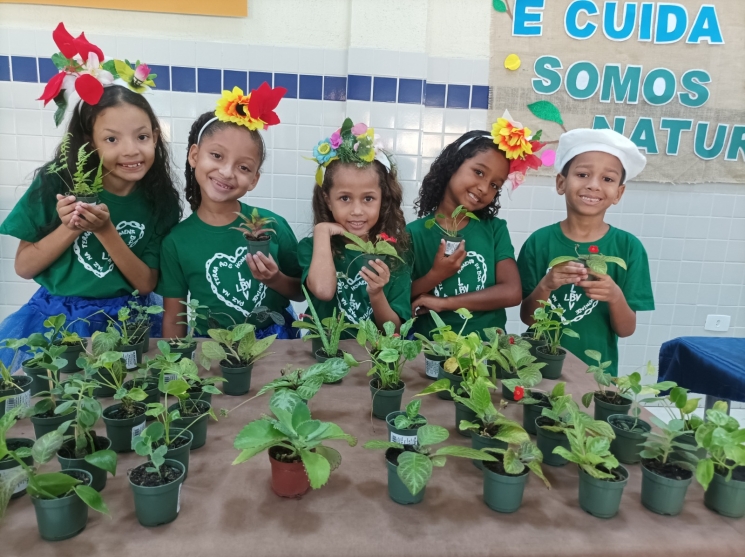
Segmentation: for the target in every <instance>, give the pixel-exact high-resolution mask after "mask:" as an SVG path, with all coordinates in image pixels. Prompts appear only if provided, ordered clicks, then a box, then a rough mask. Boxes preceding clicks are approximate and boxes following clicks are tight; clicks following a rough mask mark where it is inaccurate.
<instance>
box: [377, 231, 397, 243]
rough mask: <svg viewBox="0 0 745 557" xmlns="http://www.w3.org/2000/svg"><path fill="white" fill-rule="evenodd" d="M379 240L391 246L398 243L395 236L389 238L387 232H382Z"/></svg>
mask: <svg viewBox="0 0 745 557" xmlns="http://www.w3.org/2000/svg"><path fill="white" fill-rule="evenodd" d="M378 238H379V239H380V240H383V241H384V242H388V243H389V244H395V243H396V239H395V238H394V237H393V236H388V234H386V233H385V232H381V233H380V234H378Z"/></svg>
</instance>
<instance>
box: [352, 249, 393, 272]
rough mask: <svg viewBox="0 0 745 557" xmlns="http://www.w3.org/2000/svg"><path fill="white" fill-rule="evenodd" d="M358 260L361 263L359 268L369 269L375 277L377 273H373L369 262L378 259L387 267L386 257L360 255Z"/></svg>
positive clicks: (373, 270) (370, 254) (369, 254)
mask: <svg viewBox="0 0 745 557" xmlns="http://www.w3.org/2000/svg"><path fill="white" fill-rule="evenodd" d="M359 258H360V261H361V262H362V265H361V267H360V268H365V267H366V268H368V269H370V270H371V271H372V272H373V273H375V274H376V275H377V274H378V273H377V272H376V271H375V269H373V268H372V266H371V265H370V261H375V260H376V259H380V260H381V261H382V262H383V263H385V264H386V265H388V256H387V255H375V254H372V253H363V254H362V255H360V256H359Z"/></svg>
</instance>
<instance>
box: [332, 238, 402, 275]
mask: <svg viewBox="0 0 745 557" xmlns="http://www.w3.org/2000/svg"><path fill="white" fill-rule="evenodd" d="M344 237H345V238H346V239H347V240H349V242H348V243H346V244H345V248H346V249H348V250H349V251H356V252H360V255H358V256H357V257H355V258H354V259H352V261H350V262H349V266H348V267H347V275H349V269H350V268H351V267H352V264H353V263H354V262H355V261H356V260H357V259H359V258H361V259H362V263H363V266H364V265H366V266H367V268H368V269H370V270H371V271H373V272H375V269H373V268H372V267H371V266H370V261H374V260H376V259H380V260H381V261H382V262H383V263H385V262H386V258H387V257H393V258H395V259H398V260H399V261H401V263H403V262H404V260H403V259H401V256H400V255H398V252H397V251H396V248H395V247H394V246H393V244H395V243H396V239H395V238H393V237H391V236H388V234H386V233H385V232H384V233H382V234H378V235H377V236H376V237H375V241H374V242H372V241H365V240H363V239H362V238H360V237H359V236H357V235H355V234H351V233H349V232H344Z"/></svg>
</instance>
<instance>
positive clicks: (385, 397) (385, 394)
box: [370, 379, 406, 420]
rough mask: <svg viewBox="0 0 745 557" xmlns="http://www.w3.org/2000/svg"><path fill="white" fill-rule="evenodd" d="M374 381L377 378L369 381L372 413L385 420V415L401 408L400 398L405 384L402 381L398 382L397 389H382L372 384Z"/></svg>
mask: <svg viewBox="0 0 745 557" xmlns="http://www.w3.org/2000/svg"><path fill="white" fill-rule="evenodd" d="M376 381H377V379H373V380H371V381H370V394H371V395H372V414H373V416H374V417H376V418H378V419H379V420H385V417H386V416H387V415H388V414H390V413H391V412H397V411H398V410H401V399H402V398H403V396H404V389H405V388H406V384H405V383H404V382H403V381H402V382H401V383H399V388H398V389H391V390H383V389H378V388H377V387H374V386H373V384H374V383H375V382H376Z"/></svg>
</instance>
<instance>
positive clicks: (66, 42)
mask: <svg viewBox="0 0 745 557" xmlns="http://www.w3.org/2000/svg"><path fill="white" fill-rule="evenodd" d="M52 38H53V39H54V44H56V45H57V48H59V50H60V52H61V53H62V56H64V57H65V58H72V57H73V56H75V55H76V54H77V53H78V48H77V46H76V45H75V39H74V38H73V36H72V35H71V34H70V33H69V32H68V31H67V29H65V24H64V23H62V22H60V24H59V25H57V28H56V29H55V30H54V31H52ZM101 59H102V60H103V56H102V57H101Z"/></svg>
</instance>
